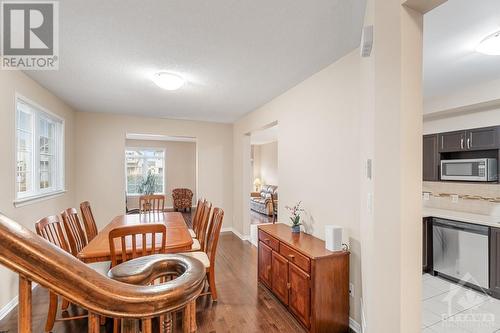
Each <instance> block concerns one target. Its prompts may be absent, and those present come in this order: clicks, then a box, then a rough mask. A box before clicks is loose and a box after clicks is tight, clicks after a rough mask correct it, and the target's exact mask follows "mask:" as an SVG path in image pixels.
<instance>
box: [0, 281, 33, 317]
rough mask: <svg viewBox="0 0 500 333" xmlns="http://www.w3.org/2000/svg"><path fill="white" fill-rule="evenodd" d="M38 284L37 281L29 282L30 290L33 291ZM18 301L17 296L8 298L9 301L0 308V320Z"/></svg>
mask: <svg viewBox="0 0 500 333" xmlns="http://www.w3.org/2000/svg"><path fill="white" fill-rule="evenodd" d="M37 286H38V284H37V283H34V282H33V283H32V284H31V290H32V291H33V290H34V289H35V288H36V287H37ZM18 303H19V296H15V297H14V298H13V299H11V300H10V302H9V303H7V304H5V305H4V307H3V308H1V309H0V320H2V319H4V318H5V317H6V316H7V315H8V314H9V313H10V312H11V311H12V309H14V308H15V307H16V306H17V304H18Z"/></svg>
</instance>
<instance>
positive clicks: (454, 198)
mask: <svg viewBox="0 0 500 333" xmlns="http://www.w3.org/2000/svg"><path fill="white" fill-rule="evenodd" d="M451 202H453V203H458V194H452V195H451Z"/></svg>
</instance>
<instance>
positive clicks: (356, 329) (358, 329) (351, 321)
mask: <svg viewBox="0 0 500 333" xmlns="http://www.w3.org/2000/svg"><path fill="white" fill-rule="evenodd" d="M349 327H350V328H351V330H353V331H354V332H355V333H361V332H362V331H361V325H360V324H359V323H358V322H357V321H356V320H354V319H352V318H351V317H349Z"/></svg>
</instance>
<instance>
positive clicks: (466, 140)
mask: <svg viewBox="0 0 500 333" xmlns="http://www.w3.org/2000/svg"><path fill="white" fill-rule="evenodd" d="M499 132H500V127H499V126H492V127H482V128H474V129H468V130H463V131H454V132H447V133H439V134H438V145H439V152H442V153H446V152H458V151H470V150H488V149H498V148H500V133H499Z"/></svg>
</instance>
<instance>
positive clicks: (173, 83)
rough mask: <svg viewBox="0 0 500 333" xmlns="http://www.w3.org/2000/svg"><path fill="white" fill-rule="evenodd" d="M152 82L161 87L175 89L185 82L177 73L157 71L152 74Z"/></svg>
mask: <svg viewBox="0 0 500 333" xmlns="http://www.w3.org/2000/svg"><path fill="white" fill-rule="evenodd" d="M153 82H154V83H155V84H156V85H157V86H158V87H160V88H162V89H165V90H177V89H179V88H180V87H182V86H183V85H184V83H186V80H185V79H184V78H183V77H181V76H179V75H177V74H173V73H169V72H158V73H155V75H154V76H153Z"/></svg>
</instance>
